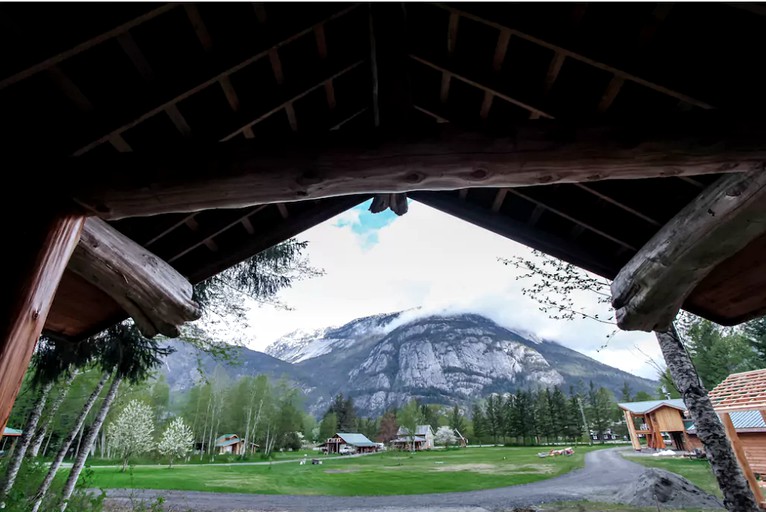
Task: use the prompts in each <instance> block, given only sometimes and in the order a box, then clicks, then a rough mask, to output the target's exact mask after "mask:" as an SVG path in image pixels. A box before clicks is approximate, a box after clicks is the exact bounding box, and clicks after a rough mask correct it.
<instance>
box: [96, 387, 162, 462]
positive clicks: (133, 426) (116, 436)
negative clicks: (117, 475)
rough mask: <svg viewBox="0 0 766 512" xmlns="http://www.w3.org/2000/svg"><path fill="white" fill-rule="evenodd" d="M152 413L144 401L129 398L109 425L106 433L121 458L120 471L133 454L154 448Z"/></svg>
mask: <svg viewBox="0 0 766 512" xmlns="http://www.w3.org/2000/svg"><path fill="white" fill-rule="evenodd" d="M153 432H154V414H153V413H152V408H151V406H149V405H148V404H145V403H144V402H140V401H138V400H131V401H130V402H128V405H127V406H125V409H123V411H122V412H121V413H120V415H119V416H118V417H117V419H116V420H115V421H114V422H113V423H112V424H111V425H109V427H108V428H107V431H106V435H107V437H108V438H109V442H110V443H111V445H112V447H113V448H114V450H115V452H117V453H118V454H119V455H120V459H122V471H125V468H126V467H127V465H128V461H129V460H130V458H131V457H132V456H134V455H140V454H142V453H146V452H148V451H150V450H152V449H153V448H154V439H153V437H152V433H153Z"/></svg>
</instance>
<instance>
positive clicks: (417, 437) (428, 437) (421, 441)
mask: <svg viewBox="0 0 766 512" xmlns="http://www.w3.org/2000/svg"><path fill="white" fill-rule="evenodd" d="M396 435H397V437H396V438H395V439H393V440H392V441H391V446H392V447H393V448H396V449H399V450H415V451H421V450H430V449H432V448H433V447H434V431H433V429H432V428H431V425H418V426H417V428H416V429H415V434H414V435H413V436H411V435H410V431H409V429H408V428H407V427H399V430H398V431H397V432H396ZM461 437H462V436H461Z"/></svg>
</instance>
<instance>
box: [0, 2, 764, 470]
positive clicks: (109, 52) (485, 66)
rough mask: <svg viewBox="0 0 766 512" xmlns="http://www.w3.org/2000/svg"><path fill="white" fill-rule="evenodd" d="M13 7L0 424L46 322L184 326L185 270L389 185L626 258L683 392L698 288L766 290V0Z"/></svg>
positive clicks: (753, 312)
mask: <svg viewBox="0 0 766 512" xmlns="http://www.w3.org/2000/svg"><path fill="white" fill-rule="evenodd" d="M0 9H1V10H2V12H1V13H0V15H2V20H3V21H4V27H6V30H4V31H3V32H2V38H3V42H4V49H5V51H6V54H7V58H4V59H3V60H2V62H1V63H0V112H2V114H3V115H2V116H0V130H1V131H2V134H3V136H2V137H0V149H2V152H1V154H2V155H3V158H4V159H5V162H6V164H5V169H6V171H7V172H6V173H5V176H6V177H7V183H6V186H5V188H4V190H6V192H7V193H6V196H7V197H6V198H5V200H4V201H2V202H0V214H2V216H3V217H4V218H5V219H10V221H8V222H6V223H5V224H4V226H5V229H6V234H5V240H8V241H10V242H9V243H8V244H6V245H7V246H8V250H7V251H6V252H5V253H4V260H3V261H4V266H5V269H6V276H7V282H6V283H5V290H4V292H5V293H3V295H2V300H1V301H0V319H2V323H0V426H5V424H6V422H7V420H8V416H9V414H10V410H11V407H12V406H13V403H14V400H15V398H16V395H17V394H18V391H19V386H20V383H21V381H22V378H23V375H24V372H25V371H26V368H27V366H28V364H29V361H30V358H31V356H32V353H33V351H34V347H35V344H36V342H37V339H38V338H39V336H40V334H41V333H45V334H46V335H48V336H50V337H52V338H57V339H66V340H70V341H73V342H77V341H79V340H82V339H83V338H85V337H87V336H90V335H92V334H94V333H97V332H100V331H101V330H103V329H104V328H106V327H108V326H110V325H113V324H114V323H115V322H118V321H121V320H123V319H126V318H128V317H131V318H133V320H134V321H135V323H136V325H137V326H138V327H139V329H140V330H141V332H142V333H143V334H144V335H145V336H148V337H152V336H155V335H157V334H160V333H161V334H165V335H168V336H176V335H178V333H179V328H180V327H181V326H183V325H184V324H185V323H187V322H189V321H192V320H194V319H196V318H198V317H199V316H200V315H201V311H200V310H199V307H198V305H197V304H196V303H195V301H194V300H193V294H192V290H193V289H192V286H193V285H194V284H196V283H199V282H200V281H202V280H205V279H207V278H209V277H211V276H213V275H215V274H217V273H218V272H220V271H221V270H224V269H226V268H228V267H230V266H231V265H233V264H236V263H238V262H241V261H243V260H245V259H247V258H249V257H251V256H253V255H255V254H257V253H258V252H260V251H263V250H264V249H267V248H269V247H271V246H273V245H275V244H278V243H280V242H282V241H284V240H287V239H289V238H291V237H293V236H296V235H298V234H300V233H301V232H303V231H305V230H306V229H309V228H311V227H312V226H315V225H317V224H319V223H321V222H323V221H326V220H328V219H330V218H332V217H334V216H335V215H338V214H339V213H341V212H343V211H345V210H347V209H348V208H351V207H354V206H357V205H359V204H362V203H365V202H367V201H370V200H371V201H372V203H371V206H370V209H371V210H372V211H373V212H380V211H383V210H386V209H391V210H392V211H394V212H395V213H397V214H399V215H403V214H405V213H406V211H407V205H408V201H410V200H413V201H419V202H421V203H423V204H426V205H428V206H430V207H432V208H435V209H438V210H440V211H443V212H445V213H448V214H450V215H455V216H457V217H459V218H461V219H463V220H466V221H467V222H471V223H473V224H475V225H477V226H480V227H482V228H484V229H488V230H491V231H493V232H495V233H497V234H499V235H501V236H505V237H508V238H510V239H513V240H516V241H518V242H520V243H523V244H526V245H528V246H530V247H532V248H534V249H537V250H539V251H542V252H544V253H545V254H548V255H551V256H554V257H556V258H561V259H563V260H564V261H566V262H567V263H570V264H573V265H576V266H578V267H581V268H583V269H586V270H589V271H591V272H593V273H595V274H597V275H598V276H601V277H603V278H606V279H609V280H611V281H612V290H611V292H612V304H613V306H614V308H615V318H616V321H617V324H618V326H619V327H620V328H622V329H626V330H644V331H654V332H655V333H656V336H657V340H658V343H660V345H661V346H662V348H663V351H664V352H665V353H666V354H669V355H670V356H668V358H669V359H672V360H673V361H674V363H673V364H671V365H669V367H670V368H671V371H672V372H673V373H674V379H676V381H677V384H678V385H679V386H680V387H681V388H682V392H683V393H684V394H685V395H686V394H689V393H691V394H693V395H695V396H697V395H702V394H704V389H702V387H701V386H700V385H699V382H696V381H695V379H694V378H693V373H694V372H693V369H692V367H691V366H690V364H688V361H687V360H688V357H687V356H684V355H683V350H682V347H681V346H680V341H679V339H678V335H677V333H676V332H675V330H674V329H673V328H672V325H671V324H672V320H673V318H675V316H676V314H677V313H678V311H679V309H680V308H684V309H686V310H688V311H691V312H693V313H695V314H698V315H700V316H702V317H705V318H707V319H710V320H713V321H716V322H718V323H721V324H724V325H736V324H738V323H741V322H744V321H747V320H749V319H752V318H757V317H761V316H763V315H764V314H766V295H764V294H763V293H762V290H764V289H766V173H764V172H763V169H764V162H766V145H764V140H766V133H765V132H766V127H764V123H763V122H762V117H763V112H764V110H765V109H766V94H764V92H763V87H762V80H761V69H760V66H757V65H754V64H753V63H757V62H760V61H761V60H762V56H763V54H764V50H765V49H766V48H765V46H766V43H765V42H764V38H763V34H764V32H766V16H764V9H763V7H762V6H760V5H759V4H745V3H674V4H670V3H608V2H603V3H600V2H594V3H526V2H522V3H461V4H443V3H405V4H401V3H397V4H391V3H376V4H360V3H354V4H334V3H320V2H317V3H310V4H309V3H307V4H300V5H299V6H296V5H295V4H282V3H267V4H262V3H256V4H244V3H242V4H233V3H202V4H194V3H171V4H160V5H158V4H139V3H117V4H97V3H68V4H53V3H48V4H25V3H6V4H3V5H2V7H1V8H0ZM370 271H371V272H374V269H370ZM360 285H363V283H360ZM675 356H678V357H677V358H675V359H673V358H674V357H675ZM676 363H678V364H676ZM711 416H714V415H711ZM703 421H707V420H706V418H703ZM706 427H709V428H711V429H713V430H715V431H716V432H719V433H721V435H722V426H721V425H719V424H717V423H712V424H711V425H706ZM720 460H721V461H724V462H722V464H726V465H727V466H726V467H727V468H728V469H731V467H730V462H731V457H723V458H721V459H720Z"/></svg>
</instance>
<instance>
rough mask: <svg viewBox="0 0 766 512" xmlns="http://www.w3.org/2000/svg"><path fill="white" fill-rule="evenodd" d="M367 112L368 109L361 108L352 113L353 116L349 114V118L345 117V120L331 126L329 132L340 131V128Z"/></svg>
mask: <svg viewBox="0 0 766 512" xmlns="http://www.w3.org/2000/svg"><path fill="white" fill-rule="evenodd" d="M368 110H370V107H363V108H361V109H359V110H357V111H356V112H354V113H353V114H351V115H350V116H348V117H346V118H345V119H343V120H342V121H340V122H339V123H336V124H334V125H333V126H332V127H331V128H330V131H331V132H334V131H337V130H340V129H341V128H343V126H344V125H345V124H347V123H349V122H351V121H353V120H354V119H356V118H357V117H359V116H360V115H362V114H364V113H365V112H367V111H368Z"/></svg>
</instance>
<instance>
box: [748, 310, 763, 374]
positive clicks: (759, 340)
mask: <svg viewBox="0 0 766 512" xmlns="http://www.w3.org/2000/svg"><path fill="white" fill-rule="evenodd" d="M743 329H744V334H745V336H746V339H747V341H748V343H749V344H750V347H751V348H752V349H753V352H754V356H753V359H754V361H753V366H755V367H756V368H766V317H762V318H759V319H758V320H752V321H750V322H747V323H746V324H745V325H744V327H743Z"/></svg>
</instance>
